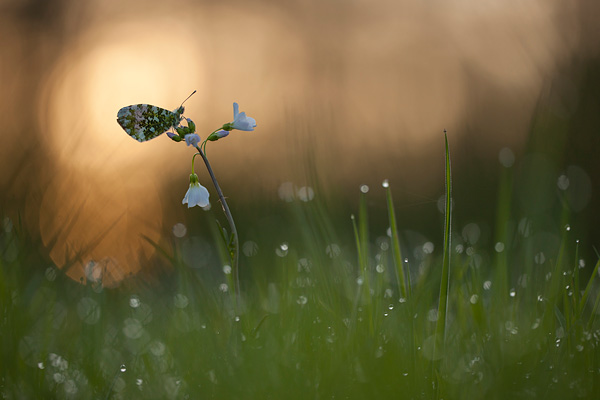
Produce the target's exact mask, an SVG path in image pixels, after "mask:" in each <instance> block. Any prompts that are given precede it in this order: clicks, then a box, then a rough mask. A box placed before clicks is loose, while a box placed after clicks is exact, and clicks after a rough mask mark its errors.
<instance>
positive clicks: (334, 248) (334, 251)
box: [325, 243, 342, 258]
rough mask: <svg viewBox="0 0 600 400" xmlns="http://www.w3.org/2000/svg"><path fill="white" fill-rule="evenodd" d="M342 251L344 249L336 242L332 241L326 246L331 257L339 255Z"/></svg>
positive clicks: (326, 251) (326, 252) (326, 250)
mask: <svg viewBox="0 0 600 400" xmlns="http://www.w3.org/2000/svg"><path fill="white" fill-rule="evenodd" d="M341 253H342V250H341V249H340V246H338V245H337V244H335V243H332V244H330V245H328V246H327V247H326V248H325V254H327V255H328V256H329V257H330V258H334V257H337V256H339V255H340V254H341Z"/></svg>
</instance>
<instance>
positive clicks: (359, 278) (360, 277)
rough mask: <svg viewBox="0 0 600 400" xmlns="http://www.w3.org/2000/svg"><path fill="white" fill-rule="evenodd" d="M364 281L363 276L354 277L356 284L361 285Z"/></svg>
mask: <svg viewBox="0 0 600 400" xmlns="http://www.w3.org/2000/svg"><path fill="white" fill-rule="evenodd" d="M364 282H365V281H364V279H363V277H362V276H359V277H358V278H356V284H357V285H358V286H361V285H362V284H363V283H364Z"/></svg>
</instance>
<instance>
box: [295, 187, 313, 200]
mask: <svg viewBox="0 0 600 400" xmlns="http://www.w3.org/2000/svg"><path fill="white" fill-rule="evenodd" d="M296 195H297V196H298V198H299V199H300V200H301V201H304V202H308V201H311V200H312V199H314V198H315V191H314V190H313V188H311V187H310V186H302V187H301V188H300V189H298V191H297V192H296Z"/></svg>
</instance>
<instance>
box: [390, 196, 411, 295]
mask: <svg viewBox="0 0 600 400" xmlns="http://www.w3.org/2000/svg"><path fill="white" fill-rule="evenodd" d="M385 188H386V190H385V192H386V193H385V194H386V197H387V207H388V216H389V220H390V230H391V231H392V237H391V240H392V257H393V260H394V267H395V270H396V279H397V280H398V290H399V291H400V296H401V297H403V298H405V299H407V298H408V291H407V288H406V278H405V276H406V275H405V274H404V265H403V262H402V252H401V251H400V239H399V237H398V226H397V224H396V213H395V211H394V201H393V200H392V189H391V188H390V186H389V185H387V186H386V187H385Z"/></svg>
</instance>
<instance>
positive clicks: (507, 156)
mask: <svg viewBox="0 0 600 400" xmlns="http://www.w3.org/2000/svg"><path fill="white" fill-rule="evenodd" d="M498 161H500V164H502V166H503V167H505V168H510V167H512V165H513V164H514V163H515V153H513V151H512V150H511V149H509V148H508V147H503V148H502V149H500V151H499V152H498Z"/></svg>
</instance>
